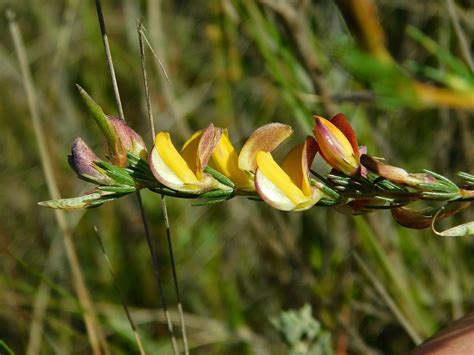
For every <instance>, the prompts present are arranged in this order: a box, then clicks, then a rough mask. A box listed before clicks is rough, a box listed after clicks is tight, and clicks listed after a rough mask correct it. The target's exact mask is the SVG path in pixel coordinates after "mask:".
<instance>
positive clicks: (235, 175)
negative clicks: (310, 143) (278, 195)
mask: <svg viewBox="0 0 474 355" xmlns="http://www.w3.org/2000/svg"><path fill="white" fill-rule="evenodd" d="M292 133H293V129H292V128H291V127H290V126H288V125H285V124H282V123H269V124H266V125H264V126H262V127H260V128H258V129H257V130H255V131H254V132H253V133H252V134H251V135H250V137H249V138H248V139H247V141H246V142H245V144H244V145H243V147H242V149H241V150H240V154H238V155H237V152H236V150H235V148H234V146H233V145H232V143H231V142H230V139H229V136H228V134H227V130H224V131H223V134H222V136H221V138H220V140H219V142H218V144H217V146H216V147H215V149H214V151H213V153H212V157H211V160H210V162H209V166H210V167H212V168H214V169H215V170H217V171H218V172H220V173H221V174H223V175H224V176H226V177H227V178H229V179H230V180H231V181H232V182H233V183H234V184H235V185H236V186H237V188H239V189H242V190H250V191H254V190H255V185H254V174H255V170H256V168H257V163H256V161H255V158H256V155H257V153H258V152H260V151H263V152H271V151H273V150H275V149H276V148H277V147H278V146H279V145H280V144H281V143H282V142H283V141H284V140H285V139H287V138H288V137H289V136H290V135H291V134H292Z"/></svg>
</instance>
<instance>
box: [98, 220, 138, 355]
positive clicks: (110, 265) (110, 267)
mask: <svg viewBox="0 0 474 355" xmlns="http://www.w3.org/2000/svg"><path fill="white" fill-rule="evenodd" d="M94 231H95V234H96V236H97V241H98V242H99V246H100V250H101V251H102V255H103V256H104V260H105V263H106V264H107V268H108V269H109V271H110V275H111V276H112V282H113V284H114V288H115V291H116V292H117V294H118V295H119V297H120V301H121V302H122V306H123V310H124V311H125V314H126V315H127V319H128V322H129V323H130V327H131V328H132V331H133V334H134V335H135V339H136V341H137V346H138V349H139V350H140V354H141V355H145V354H146V353H145V349H144V348H143V344H142V341H141V338H140V334H138V331H137V327H136V326H135V322H134V321H133V319H132V316H131V315H130V312H129V310H128V306H127V302H125V298H124V296H123V293H122V290H121V289H120V287H119V285H118V283H117V278H116V277H115V272H114V269H113V268H112V264H111V263H110V260H109V257H108V256H107V253H106V251H105V247H104V243H103V242H102V238H101V237H100V233H99V231H98V230H97V227H96V226H94Z"/></svg>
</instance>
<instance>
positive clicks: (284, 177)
mask: <svg viewBox="0 0 474 355" xmlns="http://www.w3.org/2000/svg"><path fill="white" fill-rule="evenodd" d="M316 152H317V144H316V141H315V139H314V138H313V137H307V138H306V141H305V142H304V143H302V144H300V145H297V146H296V147H294V148H293V149H292V150H291V151H290V152H289V153H288V155H287V156H286V158H285V159H284V160H283V163H282V165H281V167H280V166H279V165H278V164H277V163H276V162H275V160H274V159H273V157H272V155H271V154H270V153H268V152H262V151H261V152H258V153H257V158H256V163H257V172H256V174H255V186H256V188H257V192H258V194H259V196H260V197H261V198H262V200H264V201H265V202H266V203H268V204H269V205H270V206H272V207H274V208H277V209H279V210H282V211H303V210H307V209H308V208H311V207H312V206H314V205H315V204H316V203H317V202H318V201H319V199H320V198H321V197H322V192H321V191H320V190H319V189H318V188H317V187H315V186H311V180H310V177H309V176H310V174H309V173H310V167H311V164H312V162H313V160H314V156H315V155H316Z"/></svg>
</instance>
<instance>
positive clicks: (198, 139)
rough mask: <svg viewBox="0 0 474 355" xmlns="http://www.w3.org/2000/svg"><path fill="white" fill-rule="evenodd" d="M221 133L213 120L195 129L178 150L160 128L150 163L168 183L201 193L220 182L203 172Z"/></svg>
mask: <svg viewBox="0 0 474 355" xmlns="http://www.w3.org/2000/svg"><path fill="white" fill-rule="evenodd" d="M221 135H222V130H221V129H220V128H215V127H214V125H213V124H212V123H211V124H210V125H209V126H208V127H207V128H206V129H205V130H203V131H198V132H196V133H194V134H193V135H192V136H191V137H190V138H189V139H188V140H187V141H186V143H185V144H184V145H183V148H182V150H181V153H179V152H178V151H177V150H176V148H175V146H174V145H173V143H172V142H171V137H170V134H169V133H168V132H159V133H158V134H157V135H156V138H155V147H154V148H153V150H152V151H151V154H150V157H149V164H150V168H151V171H152V173H153V175H154V176H155V178H156V179H157V180H158V181H159V182H161V183H162V184H163V185H165V186H166V187H168V188H170V189H173V190H176V191H182V192H188V193H195V194H200V193H203V192H205V191H209V190H211V189H213V188H214V187H217V186H218V183H217V181H216V180H214V179H213V178H212V177H211V176H210V175H208V174H207V173H205V172H204V169H205V167H206V166H207V164H208V162H209V159H210V157H211V155H212V152H213V151H214V149H215V147H216V145H217V143H218V142H219V139H220V137H221Z"/></svg>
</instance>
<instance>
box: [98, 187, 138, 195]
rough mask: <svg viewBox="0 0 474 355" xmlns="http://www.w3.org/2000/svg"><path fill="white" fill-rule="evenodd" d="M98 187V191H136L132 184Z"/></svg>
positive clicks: (127, 192) (126, 192)
mask: <svg viewBox="0 0 474 355" xmlns="http://www.w3.org/2000/svg"><path fill="white" fill-rule="evenodd" d="M98 189H99V190H100V191H107V192H117V193H125V194H129V193H132V192H135V191H137V189H136V188H135V187H134V186H99V187H98Z"/></svg>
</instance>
